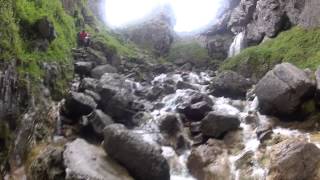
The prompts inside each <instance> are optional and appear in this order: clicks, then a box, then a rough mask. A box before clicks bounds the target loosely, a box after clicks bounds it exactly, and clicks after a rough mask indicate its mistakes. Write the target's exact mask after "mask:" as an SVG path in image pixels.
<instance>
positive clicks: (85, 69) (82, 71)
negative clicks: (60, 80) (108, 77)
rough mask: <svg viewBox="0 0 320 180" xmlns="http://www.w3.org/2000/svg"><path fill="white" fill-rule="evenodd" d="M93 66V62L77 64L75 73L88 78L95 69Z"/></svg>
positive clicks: (75, 64)
mask: <svg viewBox="0 0 320 180" xmlns="http://www.w3.org/2000/svg"><path fill="white" fill-rule="evenodd" d="M93 65H94V64H93V63H92V62H82V61H80V62H76V63H74V71H75V73H77V74H79V75H80V76H88V75H90V72H91V70H92V69H93Z"/></svg>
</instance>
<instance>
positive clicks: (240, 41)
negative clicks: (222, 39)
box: [228, 32, 246, 57]
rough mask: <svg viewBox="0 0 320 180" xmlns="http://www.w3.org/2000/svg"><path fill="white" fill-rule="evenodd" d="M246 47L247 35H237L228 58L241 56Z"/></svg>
mask: <svg viewBox="0 0 320 180" xmlns="http://www.w3.org/2000/svg"><path fill="white" fill-rule="evenodd" d="M245 46H246V43H245V33H244V32H241V33H239V34H237V35H236V37H235V38H234V40H233V42H232V44H231V45H230V48H229V54H228V57H233V56H235V55H237V54H239V53H240V52H241V50H242V49H244V48H245Z"/></svg>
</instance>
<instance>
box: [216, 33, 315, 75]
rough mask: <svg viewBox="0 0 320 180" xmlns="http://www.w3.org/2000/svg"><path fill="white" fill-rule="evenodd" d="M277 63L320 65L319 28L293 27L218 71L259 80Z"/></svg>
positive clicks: (242, 54)
mask: <svg viewBox="0 0 320 180" xmlns="http://www.w3.org/2000/svg"><path fill="white" fill-rule="evenodd" d="M280 62H290V63H293V64H295V65H296V66H298V67H300V68H311V69H313V70H314V69H316V68H317V67H318V66H319V65H320V29H319V28H318V29H308V30H306V29H302V28H300V27H294V28H292V29H291V30H289V31H286V32H282V33H281V34H279V35H278V37H276V38H275V39H271V40H268V41H266V42H264V43H262V44H261V45H259V46H255V47H250V48H248V49H246V50H244V51H243V52H242V53H240V54H239V55H238V56H235V57H233V58H230V59H228V60H226V61H225V63H224V64H223V65H222V66H221V67H220V69H221V70H225V69H232V70H236V71H241V72H242V73H244V74H246V75H248V76H251V75H253V76H256V77H261V76H262V75H263V74H264V73H265V72H267V71H268V70H269V69H271V68H272V67H273V66H274V65H275V64H277V63H280Z"/></svg>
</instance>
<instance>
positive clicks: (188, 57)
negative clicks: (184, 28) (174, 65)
mask: <svg viewBox="0 0 320 180" xmlns="http://www.w3.org/2000/svg"><path fill="white" fill-rule="evenodd" d="M167 59H168V60H169V61H171V62H174V61H176V60H183V61H185V62H192V63H194V64H198V63H206V62H208V61H209V60H210V57H209V55H208V52H207V50H206V49H205V48H204V47H202V46H201V45H200V44H199V43H197V42H195V41H187V42H179V43H176V44H173V46H172V48H171V50H170V52H169V55H168V58H167Z"/></svg>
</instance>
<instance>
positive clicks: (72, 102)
mask: <svg viewBox="0 0 320 180" xmlns="http://www.w3.org/2000/svg"><path fill="white" fill-rule="evenodd" d="M96 107H97V104H96V102H95V101H94V100H93V99H92V98H91V97H90V96H87V95H85V94H83V93H77V92H71V93H70V94H69V95H68V96H67V98H66V101H65V103H64V106H63V107H62V112H63V114H64V115H66V116H67V117H68V118H73V119H77V118H79V117H81V116H83V115H88V114H90V113H91V112H92V111H93V110H94V109H95V108H96Z"/></svg>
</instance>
